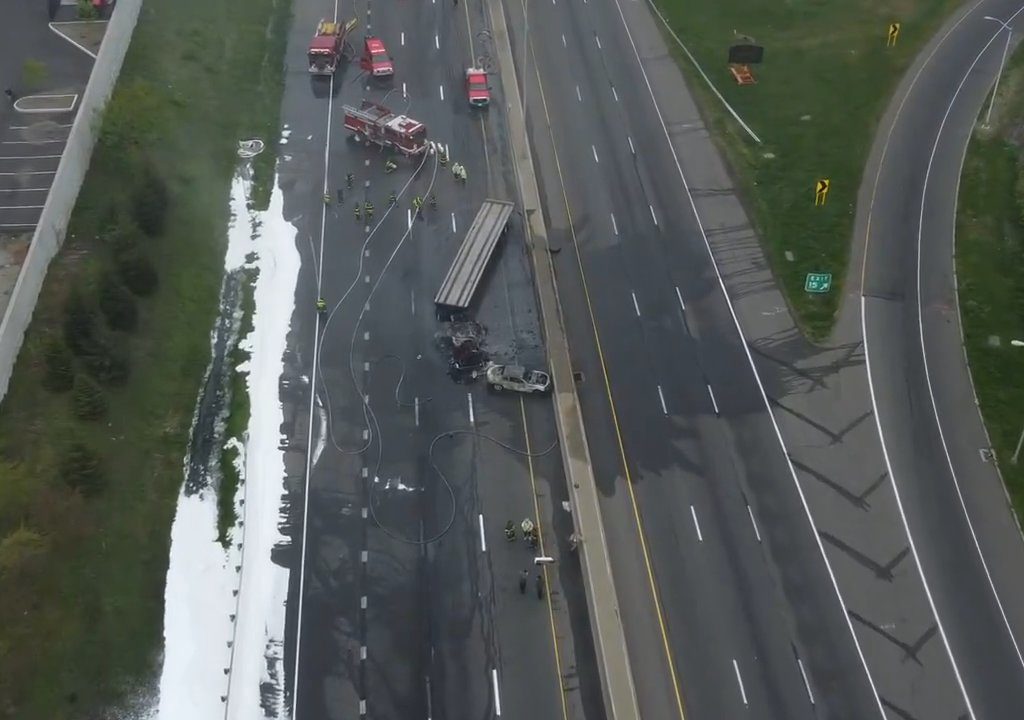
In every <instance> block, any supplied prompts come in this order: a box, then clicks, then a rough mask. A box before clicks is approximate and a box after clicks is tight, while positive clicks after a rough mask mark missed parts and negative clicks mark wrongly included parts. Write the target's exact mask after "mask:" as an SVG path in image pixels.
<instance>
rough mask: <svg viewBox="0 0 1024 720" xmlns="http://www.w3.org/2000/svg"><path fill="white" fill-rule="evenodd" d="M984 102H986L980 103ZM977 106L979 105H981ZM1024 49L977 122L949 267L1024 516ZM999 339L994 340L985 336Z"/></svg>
mask: <svg viewBox="0 0 1024 720" xmlns="http://www.w3.org/2000/svg"><path fill="white" fill-rule="evenodd" d="M987 107H988V105H987V103H986V105H985V108H986V109H987ZM983 113H984V110H983ZM1022 143H1024V54H1021V53H1017V54H1016V55H1015V56H1014V57H1013V59H1012V60H1011V62H1010V64H1009V65H1008V67H1007V70H1006V73H1005V75H1004V76H1003V79H1002V81H1001V82H1000V86H999V96H998V97H997V98H996V104H995V106H994V112H993V114H992V119H991V127H990V129H987V130H986V129H983V128H980V127H979V128H976V130H975V133H974V137H973V138H972V139H971V144H970V146H969V147H968V151H967V158H966V160H965V162H964V169H963V175H962V176H961V178H960V197H959V200H958V204H957V205H958V206H957V223H956V267H957V282H958V284H959V294H960V312H961V317H962V320H963V326H964V341H965V343H966V345H967V357H968V360H969V361H970V366H971V374H972V376H973V378H974V389H975V391H976V392H977V394H978V402H979V403H980V404H981V412H982V415H983V416H984V418H985V424H986V426H987V427H988V432H989V435H990V436H991V439H992V445H993V447H994V448H995V451H996V458H997V459H998V461H999V469H1000V470H1001V471H1002V474H1003V480H1004V482H1005V483H1006V486H1007V488H1008V490H1009V492H1010V496H1011V498H1012V499H1013V504H1014V506H1015V507H1016V509H1017V512H1018V513H1019V514H1021V516H1024V451H1022V453H1021V455H1022V457H1021V459H1020V462H1019V463H1017V464H1015V463H1013V462H1012V461H1011V458H1012V456H1013V453H1014V450H1015V449H1016V445H1017V440H1018V439H1019V437H1020V433H1021V430H1022V429H1024V383H1021V376H1022V374H1024V347H1014V346H1013V345H1011V344H1010V341H1011V340H1024V167H1022V164H1024V147H1022ZM995 337H998V338H999V344H998V345H995V344H994V343H993V342H992V341H991V340H990V339H991V338H995Z"/></svg>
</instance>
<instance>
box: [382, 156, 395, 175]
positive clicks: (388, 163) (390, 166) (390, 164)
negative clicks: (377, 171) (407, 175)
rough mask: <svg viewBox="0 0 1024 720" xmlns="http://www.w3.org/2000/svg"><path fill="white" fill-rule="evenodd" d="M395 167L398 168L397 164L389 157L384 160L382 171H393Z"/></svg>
mask: <svg viewBox="0 0 1024 720" xmlns="http://www.w3.org/2000/svg"><path fill="white" fill-rule="evenodd" d="M397 169H398V164H397V163H396V162H395V161H394V160H392V159H391V158H388V159H387V160H385V161H384V172H385V173H393V172H394V171H395V170H397Z"/></svg>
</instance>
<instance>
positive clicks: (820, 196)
mask: <svg viewBox="0 0 1024 720" xmlns="http://www.w3.org/2000/svg"><path fill="white" fill-rule="evenodd" d="M831 186H832V181H831V180H829V179H828V178H822V179H821V180H819V181H818V182H816V183H814V204H815V206H818V205H824V204H825V198H827V197H828V189H829V188H830V187H831Z"/></svg>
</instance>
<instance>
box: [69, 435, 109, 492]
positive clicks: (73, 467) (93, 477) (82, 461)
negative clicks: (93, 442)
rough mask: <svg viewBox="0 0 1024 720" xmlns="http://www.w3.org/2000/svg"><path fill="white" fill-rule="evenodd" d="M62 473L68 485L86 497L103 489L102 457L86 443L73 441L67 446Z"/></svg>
mask: <svg viewBox="0 0 1024 720" xmlns="http://www.w3.org/2000/svg"><path fill="white" fill-rule="evenodd" d="M60 474H61V479H62V480H63V481H64V482H65V483H66V484H67V485H68V487H70V488H71V489H72V490H78V491H79V492H80V493H82V494H83V495H85V496H86V497H89V496H92V495H95V494H97V493H98V492H99V491H100V490H102V489H103V468H102V466H101V463H100V457H99V455H97V454H96V452H95V451H94V450H93V449H92V448H90V447H89V446H88V445H86V444H85V443H82V442H72V443H71V444H70V445H68V446H67V448H65V450H64V454H63V456H62V457H61V462H60Z"/></svg>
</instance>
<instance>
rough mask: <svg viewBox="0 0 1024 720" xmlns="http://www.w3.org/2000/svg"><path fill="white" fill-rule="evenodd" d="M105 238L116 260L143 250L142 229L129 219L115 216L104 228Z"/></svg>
mask: <svg viewBox="0 0 1024 720" xmlns="http://www.w3.org/2000/svg"><path fill="white" fill-rule="evenodd" d="M103 240H104V242H106V244H107V246H108V247H109V248H110V250H111V252H112V253H113V254H114V258H115V260H116V259H118V258H121V257H123V256H125V255H128V254H130V253H133V252H139V251H140V250H142V240H143V235H142V231H141V230H139V228H138V226H137V225H135V223H133V222H131V221H130V220H128V219H125V218H121V217H115V219H114V222H113V223H112V224H111V225H107V226H106V229H105V230H103Z"/></svg>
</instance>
